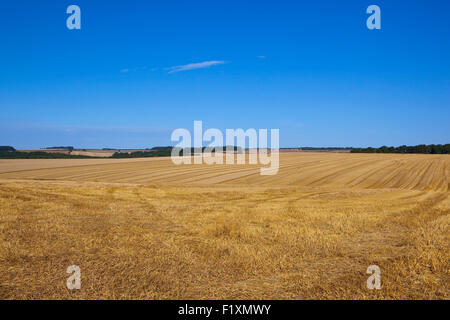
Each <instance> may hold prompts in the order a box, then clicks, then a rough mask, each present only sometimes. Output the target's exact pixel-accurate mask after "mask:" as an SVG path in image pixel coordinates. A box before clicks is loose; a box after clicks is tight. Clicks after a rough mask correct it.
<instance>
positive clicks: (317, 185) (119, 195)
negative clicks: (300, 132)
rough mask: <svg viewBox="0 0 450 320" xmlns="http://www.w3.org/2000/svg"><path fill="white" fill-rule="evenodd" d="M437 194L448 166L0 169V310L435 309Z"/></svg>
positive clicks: (81, 163) (366, 162)
mask: <svg viewBox="0 0 450 320" xmlns="http://www.w3.org/2000/svg"><path fill="white" fill-rule="evenodd" d="M449 192H450V156H448V155H399V154H345V153H342V154H339V153H286V154H280V169H279V172H278V174H276V175H272V176H261V175H260V174H259V167H258V166H256V165H212V166H209V165H180V166H176V165H174V164H172V162H171V160H170V159H169V158H151V159H134V160H129V159H121V160H115V159H96V161H94V160H89V159H88V160H84V159H83V160H71V159H67V160H66V159H64V160H51V161H50V160H0V239H1V240H0V298H2V299H12V298H19V299H47V298H55V299H107V298H111V299H345V298H349V299H449V298H450V290H449V280H450V272H449V271H450V270H449V259H450V256H449V252H450V250H449V234H450V233H449V222H450V215H449V214H450V198H449ZM70 265H77V266H79V267H80V268H81V279H82V280H81V281H82V286H81V289H80V290H73V291H70V290H68V289H67V287H66V279H67V278H68V277H69V274H67V273H66V269H67V267H68V266H70ZM370 265H378V266H379V267H380V269H381V285H382V287H381V289H380V290H369V289H368V288H367V286H366V280H367V278H368V277H369V275H368V274H366V270H367V267H368V266H370Z"/></svg>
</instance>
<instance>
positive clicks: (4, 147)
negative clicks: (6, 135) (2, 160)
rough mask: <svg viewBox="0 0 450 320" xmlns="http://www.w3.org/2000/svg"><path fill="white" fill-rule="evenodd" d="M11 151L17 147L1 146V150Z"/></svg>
mask: <svg viewBox="0 0 450 320" xmlns="http://www.w3.org/2000/svg"><path fill="white" fill-rule="evenodd" d="M9 151H16V149H14V148H13V147H11V146H0V152H9Z"/></svg>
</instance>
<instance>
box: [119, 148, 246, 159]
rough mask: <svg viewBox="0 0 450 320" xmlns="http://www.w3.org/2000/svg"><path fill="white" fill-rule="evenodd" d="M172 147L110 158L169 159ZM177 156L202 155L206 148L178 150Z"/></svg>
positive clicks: (235, 149) (120, 153)
mask: <svg viewBox="0 0 450 320" xmlns="http://www.w3.org/2000/svg"><path fill="white" fill-rule="evenodd" d="M226 148H227V147H215V148H214V149H213V150H212V152H216V151H225V150H226ZM173 149H174V147H154V148H151V149H146V150H148V151H134V152H115V153H114V154H113V155H112V158H147V157H170V156H171V155H172V150H173ZM178 149H179V150H178V154H179V155H180V156H184V155H188V154H191V155H193V154H196V153H203V152H205V150H206V147H202V148H184V149H182V148H178ZM230 149H232V150H233V151H236V152H242V149H241V148H240V147H236V146H231V147H230Z"/></svg>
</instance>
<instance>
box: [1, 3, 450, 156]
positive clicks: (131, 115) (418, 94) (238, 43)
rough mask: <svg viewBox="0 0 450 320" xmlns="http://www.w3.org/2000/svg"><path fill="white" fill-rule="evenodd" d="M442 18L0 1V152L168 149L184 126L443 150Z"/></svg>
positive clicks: (403, 7) (402, 12) (441, 9)
mask: <svg viewBox="0 0 450 320" xmlns="http://www.w3.org/2000/svg"><path fill="white" fill-rule="evenodd" d="M70 4H77V5H79V6H80V8H81V30H68V29H67V28H66V18H67V17H68V14H66V8H67V6H69V5H70ZM371 4H376V5H378V6H379V7H380V8H381V20H382V21H381V27H382V28H381V30H368V29H367V28H366V19H367V17H368V15H367V14H366V12H365V11H366V8H367V7H368V6H369V5H371ZM449 15H450V1H448V0H442V1H437V0H436V1H424V0H414V1H403V0H395V1H380V0H370V1H363V0H361V1H350V0H342V1H335V0H329V1H325V0H316V1H280V0H278V1H244V0H239V1H232V0H226V1H212V0H209V1H195V0H189V1H112V0H111V1H95V0H89V1H84V0H73V1H4V2H2V5H1V10H0V43H1V44H0V111H1V112H0V145H13V146H15V147H16V148H40V147H47V146H54V145H73V146H75V147H80V148H98V147H115V148H139V147H152V146H155V145H169V144H171V142H170V134H171V132H172V130H173V129H175V128H188V129H191V128H192V126H193V121H194V120H202V121H203V125H204V127H205V128H219V129H223V130H224V129H225V128H244V129H247V128H269V129H270V128H279V129H280V144H281V146H282V147H289V146H381V145H384V144H385V145H394V146H397V145H401V144H409V145H413V144H421V143H425V144H431V143H450V125H449V123H450V121H449V120H450V20H449ZM211 61H212V62H211ZM203 62H210V63H209V64H210V66H209V67H208V68H199V67H200V66H205V65H207V64H205V65H194V66H192V65H191V66H188V67H178V68H174V67H177V66H185V65H188V64H191V63H203ZM195 67H197V68H195Z"/></svg>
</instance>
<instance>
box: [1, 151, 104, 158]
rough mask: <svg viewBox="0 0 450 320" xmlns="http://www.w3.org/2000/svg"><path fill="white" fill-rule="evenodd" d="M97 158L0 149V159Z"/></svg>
mask: <svg viewBox="0 0 450 320" xmlns="http://www.w3.org/2000/svg"><path fill="white" fill-rule="evenodd" d="M88 158H97V157H89V156H78V155H77V156H75V155H70V154H64V153H51V152H45V151H32V152H20V151H0V159H88Z"/></svg>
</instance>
